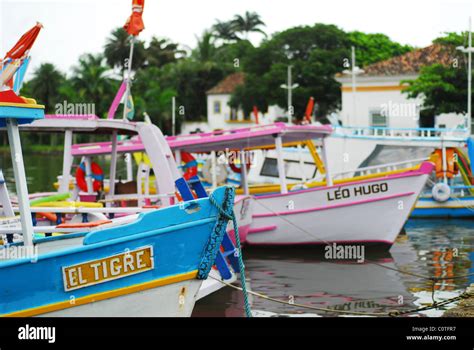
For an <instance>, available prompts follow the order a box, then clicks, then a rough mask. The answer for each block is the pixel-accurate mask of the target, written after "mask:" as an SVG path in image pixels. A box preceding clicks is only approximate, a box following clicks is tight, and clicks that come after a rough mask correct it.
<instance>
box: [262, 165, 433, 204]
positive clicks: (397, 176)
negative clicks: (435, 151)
mask: <svg viewBox="0 0 474 350" xmlns="http://www.w3.org/2000/svg"><path fill="white" fill-rule="evenodd" d="M430 169H431V170H430ZM433 169H434V164H433V163H431V162H423V163H422V164H421V165H420V168H419V169H418V170H410V171H407V172H403V173H399V174H391V175H387V176H383V177H376V178H373V179H367V180H361V181H351V182H346V183H341V184H337V185H332V186H319V187H313V188H308V189H303V190H297V191H289V192H288V193H284V194H283V193H273V194H265V195H256V198H257V199H259V198H262V199H263V198H273V197H284V196H290V195H292V194H295V193H306V192H314V191H322V190H330V189H333V188H343V187H347V186H353V185H360V184H366V183H371V182H379V181H384V180H395V179H400V178H404V177H412V176H421V175H426V174H430V173H431V172H432V171H433Z"/></svg>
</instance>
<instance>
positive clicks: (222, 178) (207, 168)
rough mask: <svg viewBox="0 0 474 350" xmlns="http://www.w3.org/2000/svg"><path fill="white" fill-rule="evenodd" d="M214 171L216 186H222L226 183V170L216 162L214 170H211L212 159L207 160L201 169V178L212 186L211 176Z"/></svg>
mask: <svg viewBox="0 0 474 350" xmlns="http://www.w3.org/2000/svg"><path fill="white" fill-rule="evenodd" d="M214 171H215V174H216V181H217V184H223V183H225V182H226V181H227V175H228V172H227V168H226V167H225V165H224V164H218V162H217V160H216V166H215V169H213V168H212V159H210V158H209V159H208V160H207V161H206V163H204V165H203V167H202V177H203V179H204V180H205V181H206V182H208V183H211V184H212V174H213V172H214Z"/></svg>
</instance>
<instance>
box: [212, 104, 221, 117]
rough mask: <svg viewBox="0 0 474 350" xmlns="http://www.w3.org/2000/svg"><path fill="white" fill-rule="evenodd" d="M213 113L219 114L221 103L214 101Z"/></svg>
mask: <svg viewBox="0 0 474 350" xmlns="http://www.w3.org/2000/svg"><path fill="white" fill-rule="evenodd" d="M214 113H215V114H221V101H214Z"/></svg>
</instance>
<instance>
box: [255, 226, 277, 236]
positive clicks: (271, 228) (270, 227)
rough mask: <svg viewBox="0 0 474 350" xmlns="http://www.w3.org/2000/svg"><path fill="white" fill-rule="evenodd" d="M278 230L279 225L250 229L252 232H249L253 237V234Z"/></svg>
mask: <svg viewBox="0 0 474 350" xmlns="http://www.w3.org/2000/svg"><path fill="white" fill-rule="evenodd" d="M276 228H277V225H271V226H262V227H255V228H250V230H249V235H251V234H253V233H260V232H268V231H274V230H276Z"/></svg>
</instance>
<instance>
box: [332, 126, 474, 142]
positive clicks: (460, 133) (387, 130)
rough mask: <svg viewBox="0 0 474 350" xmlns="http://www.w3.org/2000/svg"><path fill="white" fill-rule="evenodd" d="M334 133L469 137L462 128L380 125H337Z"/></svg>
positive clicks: (413, 136)
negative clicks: (392, 126)
mask: <svg viewBox="0 0 474 350" xmlns="http://www.w3.org/2000/svg"><path fill="white" fill-rule="evenodd" d="M334 134H336V135H342V136H353V137H374V138H380V137H382V138H398V139H410V140H413V139H420V140H438V139H456V140H464V139H466V138H467V137H469V132H468V130H467V129H462V128H458V129H448V128H391V127H378V126H337V127H336V128H335V132H334Z"/></svg>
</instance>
